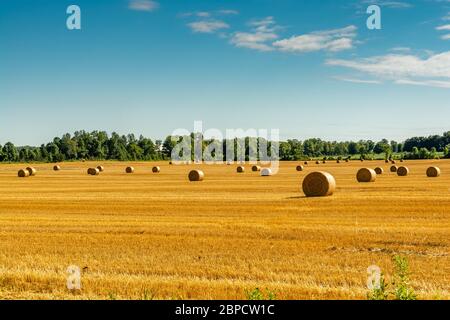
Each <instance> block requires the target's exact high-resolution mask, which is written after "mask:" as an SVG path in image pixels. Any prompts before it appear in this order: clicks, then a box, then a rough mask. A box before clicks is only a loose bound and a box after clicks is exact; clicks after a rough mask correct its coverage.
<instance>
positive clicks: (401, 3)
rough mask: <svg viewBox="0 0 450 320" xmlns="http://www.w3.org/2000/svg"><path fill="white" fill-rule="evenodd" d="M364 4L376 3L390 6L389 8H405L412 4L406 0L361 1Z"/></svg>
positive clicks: (381, 5)
mask: <svg viewBox="0 0 450 320" xmlns="http://www.w3.org/2000/svg"><path fill="white" fill-rule="evenodd" d="M362 3H363V4H364V5H373V4H374V5H377V6H380V7H385V8H391V9H406V8H411V7H413V5H412V4H411V3H409V2H406V1H389V0H364V1H362Z"/></svg>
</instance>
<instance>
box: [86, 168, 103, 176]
mask: <svg viewBox="0 0 450 320" xmlns="http://www.w3.org/2000/svg"><path fill="white" fill-rule="evenodd" d="M87 173H88V175H91V176H98V175H99V174H100V170H98V169H97V168H89V169H88V171H87Z"/></svg>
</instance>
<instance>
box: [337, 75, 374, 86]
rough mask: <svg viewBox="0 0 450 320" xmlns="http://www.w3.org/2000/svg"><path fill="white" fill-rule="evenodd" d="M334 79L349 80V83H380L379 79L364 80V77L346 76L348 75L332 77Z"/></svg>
mask: <svg viewBox="0 0 450 320" xmlns="http://www.w3.org/2000/svg"><path fill="white" fill-rule="evenodd" d="M333 78H334V79H336V80H339V81H344V82H351V83H361V84H381V83H382V82H381V81H380V80H365V79H357V78H348V77H339V76H336V77H333Z"/></svg>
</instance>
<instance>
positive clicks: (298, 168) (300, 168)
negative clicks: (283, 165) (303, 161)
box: [296, 166, 305, 171]
mask: <svg viewBox="0 0 450 320" xmlns="http://www.w3.org/2000/svg"><path fill="white" fill-rule="evenodd" d="M296 170H297V171H303V170H305V168H304V167H303V166H297V168H296Z"/></svg>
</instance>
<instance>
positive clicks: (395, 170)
mask: <svg viewBox="0 0 450 320" xmlns="http://www.w3.org/2000/svg"><path fill="white" fill-rule="evenodd" d="M390 170H391V172H397V170H398V168H397V166H391V168H390Z"/></svg>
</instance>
